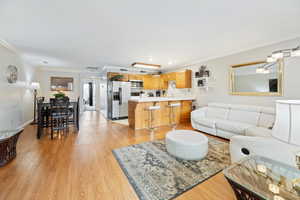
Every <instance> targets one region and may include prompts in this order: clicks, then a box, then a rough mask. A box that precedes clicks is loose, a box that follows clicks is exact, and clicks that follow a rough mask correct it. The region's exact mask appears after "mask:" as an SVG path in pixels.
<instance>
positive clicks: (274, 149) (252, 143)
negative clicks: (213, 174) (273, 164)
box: [230, 136, 300, 167]
mask: <svg viewBox="0 0 300 200" xmlns="http://www.w3.org/2000/svg"><path fill="white" fill-rule="evenodd" d="M299 151H300V146H295V145H290V144H287V143H284V142H281V141H279V140H277V139H274V138H271V137H269V138H267V137H251V136H250V137H248V136H233V137H231V138H230V156H231V161H232V162H237V161H239V160H240V159H242V158H244V157H247V156H249V155H259V156H264V157H267V158H270V159H273V160H277V161H279V162H283V163H285V164H288V165H291V166H294V167H296V160H295V154H296V153H297V152H299ZM247 153H249V154H248V155H247Z"/></svg>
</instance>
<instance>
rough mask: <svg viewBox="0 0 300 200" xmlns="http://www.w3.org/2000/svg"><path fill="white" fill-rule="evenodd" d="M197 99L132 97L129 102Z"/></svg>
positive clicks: (187, 98) (190, 98)
mask: <svg viewBox="0 0 300 200" xmlns="http://www.w3.org/2000/svg"><path fill="white" fill-rule="evenodd" d="M195 99H196V98H195V97H131V98H130V99H129V101H134V102H155V101H184V100H195Z"/></svg>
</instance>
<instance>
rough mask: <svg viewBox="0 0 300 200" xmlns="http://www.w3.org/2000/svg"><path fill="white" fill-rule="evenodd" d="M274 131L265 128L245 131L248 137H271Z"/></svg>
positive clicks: (251, 128) (253, 128) (252, 128)
mask: <svg viewBox="0 0 300 200" xmlns="http://www.w3.org/2000/svg"><path fill="white" fill-rule="evenodd" d="M271 134H272V130H271V129H268V128H263V127H250V128H247V129H246V131H245V135H246V136H258V137H271Z"/></svg>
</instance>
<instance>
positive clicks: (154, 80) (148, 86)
mask: <svg viewBox="0 0 300 200" xmlns="http://www.w3.org/2000/svg"><path fill="white" fill-rule="evenodd" d="M143 81H144V83H143V84H144V90H159V89H160V85H161V84H160V83H161V80H160V76H159V75H144V78H143Z"/></svg>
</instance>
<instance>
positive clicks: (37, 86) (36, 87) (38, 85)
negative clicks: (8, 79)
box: [31, 82, 40, 90]
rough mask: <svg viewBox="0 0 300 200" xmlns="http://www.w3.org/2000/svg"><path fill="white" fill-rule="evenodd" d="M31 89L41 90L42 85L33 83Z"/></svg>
mask: <svg viewBox="0 0 300 200" xmlns="http://www.w3.org/2000/svg"><path fill="white" fill-rule="evenodd" d="M31 88H32V89H34V90H38V89H40V83H38V82H32V83H31Z"/></svg>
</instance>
